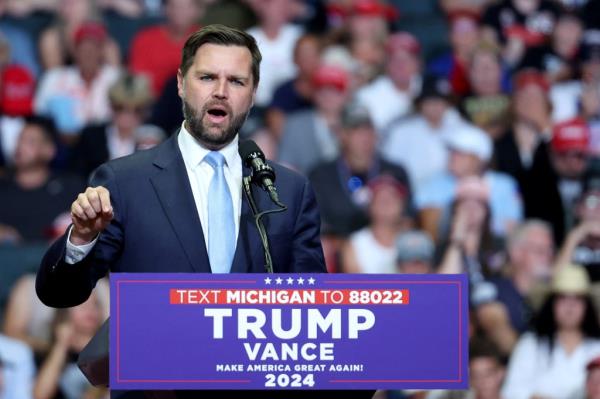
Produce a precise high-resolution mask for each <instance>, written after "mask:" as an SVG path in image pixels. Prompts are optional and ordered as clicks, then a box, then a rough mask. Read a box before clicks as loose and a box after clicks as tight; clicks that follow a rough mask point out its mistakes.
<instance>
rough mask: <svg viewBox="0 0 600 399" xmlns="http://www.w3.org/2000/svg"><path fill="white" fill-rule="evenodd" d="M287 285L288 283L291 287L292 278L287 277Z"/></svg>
mask: <svg viewBox="0 0 600 399" xmlns="http://www.w3.org/2000/svg"><path fill="white" fill-rule="evenodd" d="M287 283H288V284H289V285H292V284H294V279H293V278H291V277H288V279H287Z"/></svg>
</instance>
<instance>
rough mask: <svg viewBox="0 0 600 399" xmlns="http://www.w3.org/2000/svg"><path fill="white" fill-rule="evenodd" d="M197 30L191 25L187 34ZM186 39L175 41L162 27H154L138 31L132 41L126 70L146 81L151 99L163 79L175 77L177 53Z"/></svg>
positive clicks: (160, 88)
mask: <svg viewBox="0 0 600 399" xmlns="http://www.w3.org/2000/svg"><path fill="white" fill-rule="evenodd" d="M197 29H198V26H194V27H193V28H192V29H190V32H189V34H191V33H193V32H195V31H196V30H197ZM188 36H189V35H185V36H184V37H182V38H181V39H175V38H173V36H171V34H170V33H169V32H168V31H167V29H166V27H165V26H163V25H158V26H152V27H149V28H146V29H144V30H142V31H141V32H139V33H138V34H137V35H136V36H135V38H134V39H133V44H132V46H131V50H130V54H129V68H130V69H131V71H132V72H136V73H142V74H144V75H147V76H148V77H149V78H150V82H151V84H152V89H153V92H154V95H155V96H159V95H160V93H161V92H162V89H163V87H164V85H165V83H166V82H167V80H169V79H170V78H172V77H173V76H175V75H176V74H177V68H179V64H180V62H181V50H182V49H183V45H184V44H185V41H186V40H187V38H188Z"/></svg>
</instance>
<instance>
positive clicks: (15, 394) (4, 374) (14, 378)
mask: <svg viewBox="0 0 600 399" xmlns="http://www.w3.org/2000/svg"><path fill="white" fill-rule="evenodd" d="M34 378H35V365H34V363H33V354H32V352H31V350H30V349H29V348H28V347H27V345H25V344H24V343H22V342H19V341H17V340H14V339H12V338H8V337H6V336H4V335H2V334H0V398H6V399H21V398H23V399H32V398H33V382H34Z"/></svg>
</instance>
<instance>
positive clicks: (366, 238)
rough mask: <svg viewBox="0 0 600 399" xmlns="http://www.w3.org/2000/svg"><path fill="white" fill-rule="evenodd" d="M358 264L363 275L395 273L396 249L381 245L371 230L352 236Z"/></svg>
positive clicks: (366, 229)
mask: <svg viewBox="0 0 600 399" xmlns="http://www.w3.org/2000/svg"><path fill="white" fill-rule="evenodd" d="M350 245H352V249H354V254H355V256H356V260H357V263H358V265H359V267H360V270H361V272H362V273H395V272H396V248H395V247H394V246H392V247H386V246H384V245H381V244H380V243H379V242H378V241H377V240H376V239H375V236H374V235H373V232H372V231H371V229H369V228H364V229H361V230H359V231H357V232H355V233H353V234H352V235H351V236H350Z"/></svg>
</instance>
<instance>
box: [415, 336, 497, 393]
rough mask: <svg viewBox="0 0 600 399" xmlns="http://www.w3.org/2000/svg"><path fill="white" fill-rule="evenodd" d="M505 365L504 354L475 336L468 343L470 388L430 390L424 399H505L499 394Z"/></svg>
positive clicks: (491, 344)
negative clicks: (461, 389) (464, 389)
mask: <svg viewBox="0 0 600 399" xmlns="http://www.w3.org/2000/svg"><path fill="white" fill-rule="evenodd" d="M505 372H506V365H505V359H504V356H502V354H501V353H500V351H499V350H498V348H497V347H496V346H495V345H494V344H493V343H492V342H489V341H487V340H485V339H482V338H475V339H474V340H471V342H470V343H469V377H470V385H471V387H470V389H469V390H467V391H431V392H430V393H429V394H428V395H427V396H426V399H507V398H505V397H503V396H501V394H500V388H501V387H502V382H503V381H504V375H505Z"/></svg>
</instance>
